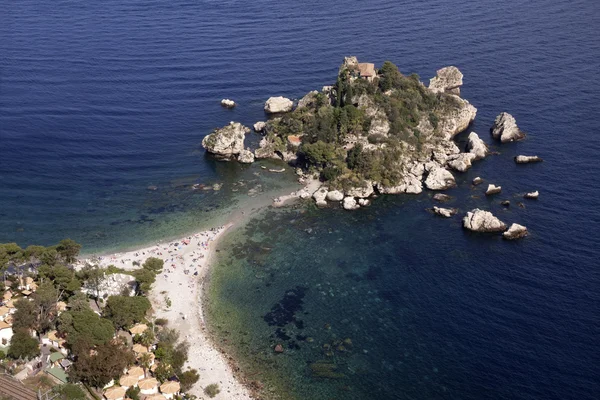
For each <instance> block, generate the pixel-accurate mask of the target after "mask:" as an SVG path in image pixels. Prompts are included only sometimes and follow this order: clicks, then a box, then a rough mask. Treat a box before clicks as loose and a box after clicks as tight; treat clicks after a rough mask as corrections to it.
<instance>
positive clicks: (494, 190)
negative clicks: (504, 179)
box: [485, 183, 502, 196]
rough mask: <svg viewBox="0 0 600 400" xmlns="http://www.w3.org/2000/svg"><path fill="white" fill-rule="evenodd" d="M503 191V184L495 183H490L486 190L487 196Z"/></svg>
mask: <svg viewBox="0 0 600 400" xmlns="http://www.w3.org/2000/svg"><path fill="white" fill-rule="evenodd" d="M501 191H502V186H496V185H494V184H493V183H490V184H489V185H488V187H487V190H486V191H485V195H486V196H491V195H493V194H498V193H500V192H501Z"/></svg>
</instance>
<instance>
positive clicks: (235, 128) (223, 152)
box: [202, 122, 248, 159]
mask: <svg viewBox="0 0 600 400" xmlns="http://www.w3.org/2000/svg"><path fill="white" fill-rule="evenodd" d="M247 129H248V128H246V127H245V126H244V125H242V124H240V123H239V122H231V123H230V124H229V125H227V126H224V127H223V128H220V129H215V130H214V132H213V133H211V134H209V135H206V136H205V137H204V139H202V146H203V147H204V148H205V149H206V151H208V152H209V153H212V154H215V155H216V156H218V157H221V158H225V159H232V158H235V157H236V156H237V155H238V154H240V152H241V151H242V150H244V138H245V135H246V130H247Z"/></svg>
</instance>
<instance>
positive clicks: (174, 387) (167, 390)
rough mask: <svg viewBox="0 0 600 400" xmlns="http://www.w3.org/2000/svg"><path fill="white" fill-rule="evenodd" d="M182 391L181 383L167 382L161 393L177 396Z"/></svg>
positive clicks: (161, 386) (162, 386)
mask: <svg viewBox="0 0 600 400" xmlns="http://www.w3.org/2000/svg"><path fill="white" fill-rule="evenodd" d="M180 389H181V386H179V382H175V381H167V382H165V383H163V384H162V385H160V392H161V393H164V394H176V393H178V392H179V390H180Z"/></svg>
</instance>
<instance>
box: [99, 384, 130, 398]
mask: <svg viewBox="0 0 600 400" xmlns="http://www.w3.org/2000/svg"><path fill="white" fill-rule="evenodd" d="M125 392H126V390H125V388H122V387H121V386H111V387H109V388H108V389H106V391H105V392H104V397H105V398H106V400H120V399H122V398H123V397H125Z"/></svg>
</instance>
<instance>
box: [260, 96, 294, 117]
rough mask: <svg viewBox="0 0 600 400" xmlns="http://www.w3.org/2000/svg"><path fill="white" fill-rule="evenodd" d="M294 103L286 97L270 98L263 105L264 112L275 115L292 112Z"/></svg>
mask: <svg viewBox="0 0 600 400" xmlns="http://www.w3.org/2000/svg"><path fill="white" fill-rule="evenodd" d="M293 106H294V102H293V101H292V100H290V99H288V98H286V97H283V96H279V97H270V98H269V99H268V100H267V102H266V103H265V112H267V113H269V114H277V113H284V112H289V111H292V107H293Z"/></svg>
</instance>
